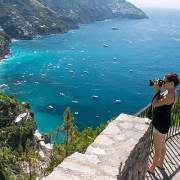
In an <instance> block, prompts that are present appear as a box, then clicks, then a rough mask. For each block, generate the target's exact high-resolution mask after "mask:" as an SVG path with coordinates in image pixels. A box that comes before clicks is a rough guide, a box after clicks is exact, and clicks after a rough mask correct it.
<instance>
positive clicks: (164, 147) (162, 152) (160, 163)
mask: <svg viewBox="0 0 180 180" xmlns="http://www.w3.org/2000/svg"><path fill="white" fill-rule="evenodd" d="M165 155H166V145H165V136H163V142H162V145H161V155H160V158H159V161H158V162H157V165H158V166H159V167H160V168H164V167H163V163H164V158H165Z"/></svg>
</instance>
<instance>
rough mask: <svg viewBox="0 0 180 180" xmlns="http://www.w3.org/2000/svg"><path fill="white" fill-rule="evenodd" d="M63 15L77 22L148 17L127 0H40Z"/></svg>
mask: <svg viewBox="0 0 180 180" xmlns="http://www.w3.org/2000/svg"><path fill="white" fill-rule="evenodd" d="M39 1H40V2H41V3H42V4H44V5H45V6H47V7H49V8H51V9H52V10H54V11H55V12H57V13H58V14H60V15H62V16H66V17H69V18H71V19H73V20H76V22H77V23H90V22H94V21H102V20H105V19H110V18H147V16H146V15H145V13H144V12H143V11H142V10H140V9H138V8H137V7H135V6H134V5H133V4H131V3H129V2H127V1H125V0H68V1H66V0H39Z"/></svg>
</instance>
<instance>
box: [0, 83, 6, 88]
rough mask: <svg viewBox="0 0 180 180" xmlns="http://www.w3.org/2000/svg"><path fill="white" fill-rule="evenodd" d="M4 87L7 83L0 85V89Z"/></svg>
mask: <svg viewBox="0 0 180 180" xmlns="http://www.w3.org/2000/svg"><path fill="white" fill-rule="evenodd" d="M6 87H8V85H7V84H2V85H0V89H4V88H6Z"/></svg>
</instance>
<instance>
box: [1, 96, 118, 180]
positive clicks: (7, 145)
mask: <svg viewBox="0 0 180 180" xmlns="http://www.w3.org/2000/svg"><path fill="white" fill-rule="evenodd" d="M29 108H30V104H29V103H28V102H26V103H21V102H18V100H17V99H16V98H14V97H13V96H12V95H10V96H6V95H4V94H3V93H0V179H6V180H10V179H13V180H15V179H18V180H20V179H27V180H28V179H29V180H31V179H36V178H37V177H40V178H41V177H42V176H43V175H47V174H49V173H50V172H51V171H52V170H53V168H54V167H56V166H58V165H59V164H60V163H61V162H62V161H63V160H64V159H65V158H66V157H67V156H69V155H71V154H73V153H74V152H80V153H85V151H86V149H87V147H88V146H89V145H90V144H91V143H92V142H93V141H94V140H95V138H96V137H97V136H98V135H99V134H100V133H101V132H102V131H103V130H104V129H105V127H106V126H107V125H105V124H100V127H97V128H96V129H95V130H93V128H92V127H88V128H86V129H84V130H83V131H82V132H80V131H79V130H78V127H77V126H76V125H74V124H73V120H74V117H73V114H71V113H70V108H67V109H66V110H65V112H64V114H63V117H64V122H63V125H62V127H61V128H60V127H59V126H58V127H57V128H56V131H53V130H51V133H52V134H55V136H56V142H53V148H52V150H51V152H50V156H49V162H46V164H47V168H45V169H41V165H42V164H43V162H44V159H43V158H42V157H41V156H39V153H38V152H37V151H38V150H39V149H40V148H42V149H44V150H45V147H44V146H41V145H40V143H39V140H37V139H35V137H34V131H35V129H36V121H35V119H34V113H33V111H29V116H28V118H27V119H26V121H25V122H24V123H23V124H22V125H17V124H16V123H15V122H14V120H15V117H16V116H17V115H18V114H21V113H23V112H26V110H27V109H29ZM113 119H115V118H113ZM113 119H111V121H112V120H113ZM109 122H110V121H108V123H107V124H109ZM51 133H48V134H47V133H44V134H42V137H41V138H43V139H44V141H45V143H48V142H51V137H52V134H51ZM61 135H65V137H64V139H63V141H62V142H60V136H61Z"/></svg>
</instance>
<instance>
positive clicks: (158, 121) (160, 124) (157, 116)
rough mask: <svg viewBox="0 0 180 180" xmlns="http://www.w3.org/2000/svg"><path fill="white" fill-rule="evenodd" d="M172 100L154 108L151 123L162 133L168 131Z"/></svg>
mask: <svg viewBox="0 0 180 180" xmlns="http://www.w3.org/2000/svg"><path fill="white" fill-rule="evenodd" d="M173 104H174V102H173V103H172V104H170V105H163V106H159V107H156V108H154V112H153V120H152V125H153V126H154V127H155V128H156V129H157V130H158V131H159V132H160V133H163V134H166V133H167V132H168V131H169V128H170V125H171V108H172V106H173Z"/></svg>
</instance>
